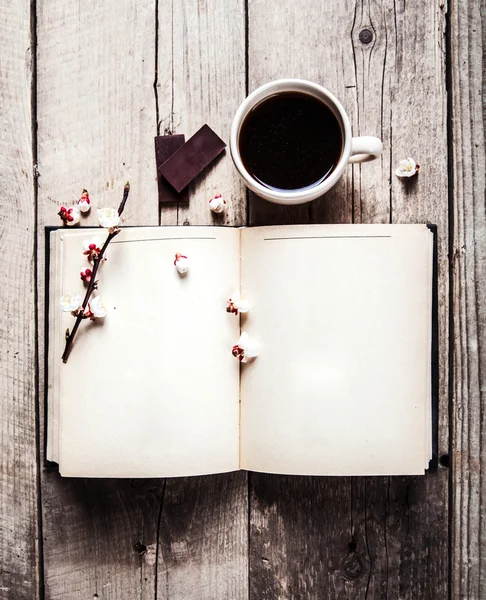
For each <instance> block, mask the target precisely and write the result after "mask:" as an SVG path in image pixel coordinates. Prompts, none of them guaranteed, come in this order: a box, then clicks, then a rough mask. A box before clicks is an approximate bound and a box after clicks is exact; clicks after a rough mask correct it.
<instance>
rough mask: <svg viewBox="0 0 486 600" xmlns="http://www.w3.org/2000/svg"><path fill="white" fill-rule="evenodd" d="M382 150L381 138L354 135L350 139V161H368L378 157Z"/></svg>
mask: <svg viewBox="0 0 486 600" xmlns="http://www.w3.org/2000/svg"><path fill="white" fill-rule="evenodd" d="M382 152H383V144H382V142H381V140H380V139H379V138H377V137H374V136H372V135H364V136H361V137H354V138H353V139H352V141H351V156H350V157H349V162H350V163H362V162H368V161H369V160H374V159H375V158H378V157H379V156H380V154H381V153H382Z"/></svg>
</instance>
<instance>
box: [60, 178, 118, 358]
mask: <svg viewBox="0 0 486 600" xmlns="http://www.w3.org/2000/svg"><path fill="white" fill-rule="evenodd" d="M129 192H130V183H129V182H128V181H127V183H126V184H125V187H124V189H123V199H122V201H121V203H120V206H119V207H118V215H119V216H121V214H122V212H123V211H124V209H125V204H126V202H127V199H128V194H129ZM118 233H120V229H118V227H117V228H116V229H115V230H114V231H113V232H112V233H110V234H109V235H108V237H107V238H106V240H105V243H104V244H103V246H102V248H101V251H100V253H99V254H98V256H97V257H96V258H94V259H93V270H92V273H91V278H90V281H89V284H88V289H87V290H86V295H85V296H84V300H83V303H82V305H81V307H82V308H81V310H80V311H79V312H78V315H77V317H76V322H75V323H74V327H73V329H72V331H71V333H70V334H69V335H68V336H67V337H66V345H65V347H64V352H63V354H62V361H63V362H67V359H68V357H69V352H70V350H71V347H72V344H73V340H74V336H75V335H76V332H77V331H78V329H79V325H80V324H81V321H83V320H84V319H86V315H85V314H84V311H85V310H86V307H87V306H88V303H89V299H90V297H91V294H92V293H93V291H94V290H95V288H96V283H97V282H96V274H97V272H98V267H99V266H100V264H101V262H102V260H103V257H104V254H105V251H106V249H107V248H108V245H109V243H110V242H111V240H112V239H113V238H114V237H115V236H116V235H118Z"/></svg>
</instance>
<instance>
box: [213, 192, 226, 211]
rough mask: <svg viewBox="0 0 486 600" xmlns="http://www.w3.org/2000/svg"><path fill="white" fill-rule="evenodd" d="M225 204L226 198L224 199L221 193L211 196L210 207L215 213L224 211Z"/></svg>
mask: <svg viewBox="0 0 486 600" xmlns="http://www.w3.org/2000/svg"><path fill="white" fill-rule="evenodd" d="M225 206H226V200H224V198H223V196H221V194H216V196H214V198H211V200H210V201H209V208H210V209H211V210H212V211H213V212H214V213H218V214H219V213H222V212H223V211H224V208H225Z"/></svg>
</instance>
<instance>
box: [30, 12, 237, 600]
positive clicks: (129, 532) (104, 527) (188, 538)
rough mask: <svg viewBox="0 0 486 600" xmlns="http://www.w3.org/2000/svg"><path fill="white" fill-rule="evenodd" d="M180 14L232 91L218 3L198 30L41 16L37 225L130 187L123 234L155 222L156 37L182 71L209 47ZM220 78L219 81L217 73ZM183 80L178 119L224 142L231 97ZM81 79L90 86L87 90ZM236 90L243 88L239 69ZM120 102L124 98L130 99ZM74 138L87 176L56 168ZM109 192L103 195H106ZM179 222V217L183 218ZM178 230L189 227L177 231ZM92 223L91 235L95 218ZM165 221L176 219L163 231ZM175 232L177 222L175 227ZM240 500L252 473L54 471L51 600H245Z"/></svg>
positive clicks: (49, 479) (201, 216)
mask: <svg viewBox="0 0 486 600" xmlns="http://www.w3.org/2000/svg"><path fill="white" fill-rule="evenodd" d="M174 4H176V3H174ZM157 8H158V11H157ZM186 8H187V9H188V10H189V9H190V10H189V12H190V15H189V17H190V19H189V20H190V22H191V23H192V25H191V27H195V28H196V31H195V35H196V34H197V29H198V27H199V28H200V29H201V36H202V41H201V44H202V45H203V46H207V44H208V43H209V46H207V47H208V48H209V49H210V52H211V53H212V56H210V57H209V58H207V59H206V62H205V63H203V65H202V67H200V70H199V75H198V78H203V80H204V82H206V83H207V82H208V81H209V77H211V78H214V79H215V81H217V82H218V84H221V85H223V82H227V81H229V79H230V77H231V70H232V69H234V64H237V62H238V61H237V60H236V58H235V59H234V60H235V61H236V63H233V62H232V61H233V58H232V59H231V61H229V60H221V59H220V57H219V54H218V52H219V49H220V48H221V45H217V44H216V41H217V40H216V38H217V33H218V32H217V31H216V29H215V28H216V26H217V25H218V24H219V23H220V22H221V21H222V20H224V19H226V12H227V11H223V5H222V4H221V3H220V5H219V7H218V8H217V10H216V11H215V10H213V9H212V8H211V7H206V9H205V10H204V11H201V17H200V18H201V23H202V25H200V24H198V22H194V20H193V15H194V10H193V9H194V7H181V6H179V5H177V6H174V10H175V11H180V10H183V12H182V13H177V14H174V17H173V16H172V8H171V7H170V3H160V4H159V6H158V7H157V6H156V4H154V3H148V2H145V3H143V4H140V3H135V2H128V1H127V2H125V3H124V4H123V6H120V5H119V4H118V5H117V6H112V7H108V6H106V7H97V6H96V7H95V6H94V4H92V3H91V4H90V3H88V5H83V6H82V7H71V6H69V7H68V6H66V7H63V8H62V10H59V11H54V12H53V11H52V9H51V7H49V11H47V8H44V7H41V10H40V14H39V22H40V26H39V40H42V42H40V43H42V45H43V46H42V49H41V50H40V52H39V90H40V92H39V163H40V167H39V168H40V171H41V174H42V177H43V182H42V187H41V202H42V204H41V221H40V222H41V223H42V224H44V223H53V222H54V223H55V222H56V219H57V217H55V213H56V208H57V206H58V204H59V202H61V201H62V202H65V201H66V200H65V197H66V196H68V197H69V198H70V199H71V200H74V199H75V198H76V197H77V194H78V193H79V191H80V190H81V188H82V187H83V186H86V187H88V189H89V191H90V193H91V196H92V200H93V202H94V203H96V205H98V206H99V205H100V204H99V203H101V202H102V203H109V204H112V205H113V204H115V203H116V202H117V201H118V192H119V190H120V189H121V185H122V183H123V182H124V180H125V179H130V181H131V183H132V192H131V197H130V201H129V204H128V205H127V216H126V219H125V221H126V222H127V223H130V224H150V223H154V222H157V221H158V207H157V194H156V186H155V163H154V150H153V136H154V135H156V134H157V118H158V119H159V121H160V122H161V123H160V127H161V130H162V132H163V130H164V128H165V127H167V126H168V124H167V122H166V119H165V117H164V113H163V112H162V111H163V110H164V106H163V104H161V107H159V106H158V104H157V102H159V97H161V96H160V95H161V94H162V91H161V89H162V88H163V89H164V90H166V89H171V88H167V86H166V85H165V82H167V81H171V80H172V54H171V53H170V54H169V58H170V59H169V61H168V62H167V60H166V59H167V55H166V53H165V52H163V51H160V52H159V53H158V54H157V56H158V57H159V58H158V64H157V65H156V64H155V56H156V43H155V26H156V23H157V22H158V23H159V27H160V29H159V32H158V37H159V48H163V47H165V46H164V44H167V43H168V41H170V44H172V33H171V31H172V27H173V23H174V24H175V25H174V26H175V27H176V28H179V29H178V35H179V36H180V37H179V38H178V40H179V41H178V40H176V45H177V48H178V52H179V54H178V56H179V57H180V60H181V61H183V60H185V59H184V56H185V55H186V53H187V54H189V55H190V56H191V60H193V61H194V67H197V66H198V65H199V64H200V57H199V53H200V52H201V51H202V52H203V51H204V48H203V47H202V46H201V48H197V47H196V46H194V44H197V43H199V42H198V39H199V38H198V37H197V35H196V40H195V41H194V43H193V40H192V37H191V38H189V37H186V35H185V34H183V30H184V29H185V28H186V24H185V19H186V16H185V15H186V13H185V11H186ZM196 8H197V7H196ZM66 13H67V14H66ZM127 14H132V16H133V19H134V21H133V20H132V23H130V22H127V19H126V15H127ZM156 17H157V18H156ZM238 19H239V14H238V13H236V14H235V15H234V18H231V19H230V20H231V28H230V33H231V34H232V35H233V36H234V39H233V40H232V45H231V46H229V45H228V51H231V52H233V50H232V48H236V50H234V51H235V52H237V51H239V50H238V46H237V45H236V44H235V43H234V42H235V40H236V39H238V36H239V38H240V39H241V40H243V46H242V48H243V51H242V52H241V56H243V57H244V18H243V15H242V18H241V19H239V20H238ZM92 20H93V22H92ZM225 23H226V21H225ZM88 24H89V25H90V26H91V30H90V38H91V46H90V47H88V48H86V47H85V45H84V38H83V36H82V33H83V30H85V29H86V28H87V27H88ZM93 27H94V30H93ZM204 27H207V31H205V30H204ZM239 28H240V29H239ZM80 36H81V39H80V40H79V42H78V43H77V45H76V48H75V50H73V51H72V55H71V52H69V53H68V55H67V57H66V59H65V64H63V65H62V67H63V69H64V70H63V72H62V76H60V75H59V72H58V71H59V61H58V58H57V57H56V54H55V53H56V48H57V47H58V46H59V45H65V44H66V43H67V39H68V38H69V39H75V40H77V39H78V38H79V37H80ZM181 42H182V44H181ZM211 44H213V45H212V46H211ZM227 44H229V41H228V42H227ZM216 54H218V56H217V57H216ZM231 56H233V54H231ZM74 59H75V60H76V62H75V63H74V62H73V60H74ZM218 61H219V62H218ZM119 63H123V64H126V63H128V65H129V67H124V68H125V69H126V71H125V73H123V76H121V77H120V75H119V74H116V72H117V68H118V65H119ZM88 65H89V68H88ZM214 65H216V72H213V71H211V72H209V69H210V68H213V66H214ZM198 68H199V67H198ZM185 69H186V71H185V75H184V77H183V78H182V79H180V80H178V82H176V84H175V85H174V88H173V91H171V94H172V93H173V94H174V106H175V107H176V106H177V103H178V102H179V103H181V106H180V108H179V109H177V110H180V111H182V112H183V114H186V111H192V113H191V114H192V116H193V118H194V121H193V123H194V130H195V129H197V128H198V127H199V125H200V124H202V123H203V122H204V121H205V120H207V121H208V122H209V123H210V124H211V125H212V126H213V127H214V129H215V130H216V131H218V127H219V126H221V127H223V125H224V124H225V123H228V122H230V119H231V115H230V113H231V112H232V111H233V106H232V105H231V106H230V104H229V103H227V102H225V98H226V96H225V95H224V93H222V95H221V100H219V99H218V98H217V97H215V96H214V95H213V94H215V93H216V91H215V90H216V88H214V89H213V88H211V92H205V91H204V90H206V88H207V87H208V85H209V84H208V83H207V85H205V86H203V88H199V87H198V82H197V81H196V82H190V85H188V86H187V87H186V84H185V79H186V78H187V77H188V74H189V73H191V74H192V73H193V69H192V67H191V68H189V67H188V65H186V66H185ZM86 71H89V74H88V75H87V77H85V78H83V74H84V73H85V72H86ZM227 72H228V73H227ZM236 75H238V76H240V74H239V73H238V72H237V71H235V72H234V79H233V80H232V84H233V85H236V86H237V85H238V81H237V79H236ZM241 77H242V78H243V79H242V80H243V81H244V70H243V72H242V75H241ZM98 80H99V81H101V82H102V86H101V89H98V88H97V87H96V82H97V81H98ZM127 80H128V81H129V82H130V84H129V86H128V87H126V88H123V86H122V85H121V82H124V81H127ZM154 82H155V86H156V87H155V90H157V94H156V93H155V90H154V88H153V85H154ZM68 84H69V85H68ZM66 86H67V87H68V89H69V90H70V94H69V95H68V94H66ZM201 90H202V91H201ZM41 91H42V93H41ZM124 93H125V94H126V97H123V94H124ZM203 93H209V97H206V98H205V100H204V102H203V103H202V104H200V102H201V101H200V99H199V98H200V95H201V94H203ZM43 94H44V95H43ZM184 94H186V96H184ZM243 95H244V90H243V92H242V94H241V96H243ZM93 96H94V97H95V100H96V101H95V102H94V103H93ZM229 97H230V98H231V96H229ZM72 98H74V102H75V104H76V111H75V112H77V113H79V112H80V113H81V114H83V115H86V116H87V120H86V121H84V122H83V123H81V124H80V125H81V126H77V125H76V124H72V123H71V122H70V120H69V118H70V115H71V114H72V110H73V108H72V106H71V105H70V102H71V99H72ZM177 98H179V99H180V100H179V101H178V100H177ZM191 98H194V99H193V100H191ZM183 100H184V102H186V100H187V102H188V103H189V106H186V105H185V104H184V105H182V101H183ZM164 101H165V98H164ZM238 101H239V99H238V100H237V101H235V102H236V103H237V102H238ZM204 103H205V104H204ZM93 104H94V106H93ZM99 106H104V107H105V114H106V115H109V119H108V118H107V117H105V116H104V115H101V114H98V111H97V107H99ZM197 106H199V108H198V109H197V110H196V108H195V107H197ZM198 111H199V112H198ZM171 112H172V108H171ZM175 112H176V108H174V113H175ZM208 114H209V115H210V117H211V118H209V117H208V116H207V115H208ZM198 115H200V117H199V116H198ZM59 121H61V122H62V123H63V129H62V135H60V134H59V131H58V130H57V126H56V123H58V122H59ZM189 126H190V125H189V124H188V128H189ZM170 127H171V128H172V129H175V128H176V123H175V122H172V121H171V123H170ZM66 129H67V131H68V133H66ZM186 133H187V132H186ZM191 133H192V132H191ZM97 136H98V137H101V139H102V141H103V144H104V147H103V149H102V150H98V149H97V150H96V152H95V153H93V154H90V152H88V151H87V150H86V148H90V147H93V146H96V141H97V139H96V138H97ZM117 136H118V137H117ZM125 136H126V137H125ZM223 137H224V136H223ZM69 138H73V139H76V140H77V141H76V145H77V147H78V148H81V149H82V152H81V157H80V158H79V161H78V162H79V164H76V163H75V161H74V159H73V155H74V156H76V152H75V151H74V150H73V149H71V148H69V149H68V150H67V152H68V160H66V161H65V162H64V159H63V158H62V156H61V153H62V152H63V151H64V150H65V149H64V148H63V146H62V143H63V142H66V140H67V139H69ZM77 138H80V139H77ZM224 160H225V161H226V162H227V164H226V167H225V168H226V172H227V174H228V175H227V177H222V175H221V173H222V166H223V165H222V164H218V169H217V171H216V170H215V171H211V174H210V175H209V177H208V181H209V180H213V185H214V187H215V188H216V191H221V192H222V193H224V194H227V195H230V197H231V196H232V195H233V194H235V198H234V199H233V198H232V200H233V202H232V204H231V205H230V208H229V211H228V214H227V216H226V217H223V219H222V220H223V223H232V224H233V223H235V222H238V219H241V214H242V210H243V211H244V204H241V202H240V201H239V196H238V195H236V192H234V190H235V189H236V186H240V183H239V181H237V179H236V176H233V175H231V172H230V170H229V168H228V167H229V162H228V161H229V160H230V159H229V157H226V158H225V159H224ZM53 163H54V164H57V163H59V164H58V165H57V166H58V167H59V172H56V171H55V169H52V168H51V166H52V164H53ZM123 163H125V165H123ZM120 165H121V167H123V168H121V167H120ZM125 167H126V169H125ZM231 168H232V167H231ZM223 171H224V169H223ZM45 172H47V176H46V177H44V173H45ZM134 173H135V174H136V177H134V175H133V174H134ZM87 177H89V179H90V181H87V180H86V178H87ZM106 182H108V183H109V185H108V186H107V187H106V190H105V188H104V186H106ZM198 185H199V184H198ZM201 185H203V183H202V180H201ZM115 188H119V189H115ZM59 190H61V191H62V190H64V192H63V198H59V196H60V195H61V194H60V192H59ZM78 190H79V191H78ZM208 190H209V188H208ZM216 191H215V193H216ZM194 198H195V196H194V195H193V202H192V203H191V207H193V208H190V209H189V210H192V213H190V214H191V215H192V216H191V217H190V218H191V223H194V224H197V223H207V222H216V221H213V220H212V218H211V216H209V218H208V214H207V213H206V209H207V210H209V209H208V207H207V206H206V202H204V209H205V210H204V211H203V210H202V208H203V204H201V203H197V204H196V203H195V200H194ZM130 207H131V211H130V210H129V208H130ZM193 209H194V210H193ZM180 212H182V210H181V211H180ZM186 212H187V211H186ZM174 214H176V215H177V209H176V212H175V213H174ZM188 214H189V213H188ZM239 215H240V216H239ZM163 217H164V215H163ZM163 220H164V218H163ZM184 220H185V217H184V219H182V220H180V221H179V222H180V223H182V222H184ZM85 222H86V223H87V224H88V223H91V222H95V217H94V215H92V216H90V217H89V218H88V219H86V220H85ZM165 222H170V220H168V219H165V220H164V223H165ZM173 222H177V217H176V219H175V221H173ZM246 490H247V484H246V476H245V474H236V475H228V476H218V477H215V478H212V477H207V478H194V479H190V480H172V481H171V480H168V481H167V483H166V482H162V481H160V482H158V481H152V482H137V481H135V482H133V483H130V482H127V481H108V480H104V481H103V480H102V481H90V480H63V479H62V478H60V477H59V476H58V474H57V472H55V471H51V470H46V471H45V472H44V474H43V493H44V495H43V506H44V532H45V542H44V544H45V572H46V598H64V597H67V596H69V597H70V598H85V597H93V596H94V594H98V597H100V598H117V599H121V600H122V599H125V598H133V597H137V598H152V597H155V596H157V595H158V597H161V596H163V597H168V598H169V599H170V598H180V597H181V594H184V593H189V592H190V593H192V594H193V595H195V596H197V597H201V598H214V597H229V596H231V597H234V598H240V597H246V596H247V592H246V589H247V502H246ZM180 515H183V518H182V517H181V516H180ZM159 532H160V535H159ZM138 542H140V544H138V545H137V543H138ZM226 592H228V594H226Z"/></svg>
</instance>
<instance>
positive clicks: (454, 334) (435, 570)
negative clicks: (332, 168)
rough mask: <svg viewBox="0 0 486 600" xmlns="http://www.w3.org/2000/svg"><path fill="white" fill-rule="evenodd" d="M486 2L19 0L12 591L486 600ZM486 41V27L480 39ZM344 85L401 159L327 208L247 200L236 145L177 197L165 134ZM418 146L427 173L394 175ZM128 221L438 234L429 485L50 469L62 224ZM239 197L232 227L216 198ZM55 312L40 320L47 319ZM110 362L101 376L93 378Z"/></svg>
mask: <svg viewBox="0 0 486 600" xmlns="http://www.w3.org/2000/svg"><path fill="white" fill-rule="evenodd" d="M485 10H486V5H485V2H484V0H482V5H481V7H480V6H479V1H478V2H476V1H474V0H463V1H462V2H461V3H459V2H458V0H455V1H452V3H451V4H450V6H449V7H447V6H446V3H445V0H429V1H427V2H419V1H416V2H411V1H408V2H405V0H382V1H381V2H380V1H378V0H373V1H371V2H365V1H360V0H355V1H354V2H352V1H351V0H340V1H338V0H328V1H327V2H324V1H318V0H279V2H270V1H268V0H266V1H265V0H199V1H198V0H179V1H177V0H176V1H174V0H172V1H170V0H116V1H115V0H112V1H111V2H109V1H107V2H97V1H95V0H84V1H83V2H76V1H72V2H67V1H60V0H51V1H50V2H47V1H46V0H34V2H33V3H30V4H29V2H21V1H20V0H12V1H11V2H3V3H2V5H1V6H0V40H1V45H2V50H1V55H0V223H1V226H2V227H1V237H0V240H1V250H2V252H1V256H2V263H3V265H2V269H1V275H0V277H1V317H0V318H1V329H0V334H1V335H0V348H1V354H2V361H1V376H2V377H1V383H2V385H1V396H0V443H1V459H0V460H1V479H0V502H1V504H0V562H1V569H0V598H1V599H7V598H8V599H12V600H23V599H29V600H30V599H43V598H45V599H48V600H54V599H63V600H64V599H67V600H71V599H74V600H81V599H83V600H91V599H95V598H100V599H103V600H105V599H106V600H108V599H110V600H125V599H126V600H134V599H135V598H137V599H141V600H146V599H149V598H150V599H152V598H155V599H159V600H161V599H164V600H165V599H169V600H183V599H196V600H199V599H202V600H209V599H218V600H220V599H221V600H225V599H235V600H240V599H241V600H242V599H246V598H251V599H252V600H267V599H269V600H270V599H272V600H273V599H277V598H278V599H287V598H291V599H295V600H297V599H301V600H304V599H306V600H307V599H316V600H325V599H341V598H349V599H353V600H354V599H358V598H389V599H391V600H395V599H402V598H403V599H405V598H406V599H411V600H422V599H428V598H430V599H434V600H442V599H447V598H454V599H456V598H457V599H459V598H467V599H476V598H477V599H480V598H486V576H485V573H486V570H485V567H486V551H485V548H486V546H485V541H486V519H484V518H483V511H484V509H483V505H484V502H483V501H484V499H485V494H486V479H485V478H483V477H482V473H483V471H484V466H485V460H486V454H485V453H486V445H485V438H486V418H485V410H484V402H485V400H486V399H485V389H486V329H485V325H486V302H485V299H484V298H485V297H484V282H485V281H486V216H485V174H484V168H485V151H484V123H485V120H484V113H483V109H484V104H482V100H483V98H482V85H483V84H484V75H485V65H486V60H485V54H484V52H485V50H484V49H485V47H486V44H485V39H484V34H485V29H484V27H485V26H484V22H482V19H481V11H482V13H483V17H484V14H485ZM482 36H483V37H482ZM288 76H294V77H302V78H306V79H309V80H311V81H316V82H318V83H321V84H323V85H324V86H325V87H327V88H329V89H331V90H332V91H334V92H335V94H336V95H337V96H338V97H339V98H340V99H341V101H342V103H343V104H344V106H345V108H346V110H347V111H348V113H349V115H350V119H351V123H352V128H353V131H354V134H355V135H360V134H361V135H363V134H371V135H378V136H380V137H381V138H382V140H383V142H384V146H385V151H384V154H383V156H382V157H381V159H380V160H377V161H375V162H374V163H371V164H367V165H364V166H362V167H361V166H359V165H356V166H354V167H349V168H348V170H347V172H346V175H345V176H344V177H343V179H342V181H341V182H340V184H339V185H338V186H337V187H336V188H335V189H334V190H333V191H332V192H331V193H329V194H328V195H327V196H326V197H324V198H323V199H321V200H319V201H316V202H313V203H310V204H306V205H302V206H298V207H290V208H283V207H280V206H276V205H272V204H268V203H265V202H263V201H260V200H258V199H256V198H254V197H247V193H246V191H245V188H244V186H243V185H242V183H241V181H240V179H239V178H238V176H237V174H236V172H235V169H234V168H233V166H232V163H231V160H230V157H229V155H227V156H225V157H224V158H223V159H222V160H221V161H219V162H218V163H217V164H216V165H215V166H214V167H213V168H211V169H210V170H209V171H208V172H207V173H206V175H205V176H203V177H201V178H199V179H198V181H197V183H196V185H194V186H193V187H192V188H191V201H190V203H189V205H183V204H180V205H179V206H170V207H163V208H162V210H160V211H159V207H158V205H157V194H156V179H155V167H154V150H153V138H154V136H155V135H156V134H157V133H162V132H164V131H173V132H183V133H185V134H186V136H189V135H191V134H192V133H193V132H195V131H196V130H197V129H198V128H199V127H200V126H201V125H202V124H203V123H205V122H207V123H209V124H210V125H211V126H212V127H213V128H214V129H215V130H216V131H217V132H218V133H219V134H220V135H222V137H223V138H225V139H226V140H227V139H228V133H229V127H230V123H231V120H232V116H233V114H234V112H235V110H236V108H237V106H238V105H239V103H240V102H241V100H242V99H243V98H244V97H245V95H246V94H247V92H248V91H251V90H253V89H254V88H255V87H257V86H258V85H260V84H262V83H264V82H267V81H270V80H272V79H275V78H280V77H288ZM407 156H412V157H414V158H415V159H416V160H417V161H418V162H419V163H420V165H421V167H422V168H421V171H420V175H419V177H418V178H416V179H414V180H412V181H409V182H408V183H404V182H403V181H400V180H398V179H397V178H396V177H395V175H394V170H395V168H396V166H397V163H398V161H399V160H400V159H402V158H405V157H407ZM127 179H129V180H130V181H131V184H132V194H131V198H130V202H129V204H128V206H127V210H126V213H125V214H126V219H125V222H126V223H127V224H131V225H135V224H152V225H156V224H161V225H167V224H179V225H184V224H189V223H190V224H208V223H215V224H216V223H218V224H220V223H223V224H226V225H242V224H248V225H257V224H270V223H349V222H356V223H358V222H359V223H361V222H363V223H371V222H376V223H388V222H393V223H397V222H401V223H402V222H403V223H407V222H432V223H436V224H437V225H438V230H439V289H440V315H439V321H440V424H439V425H440V431H439V434H440V435H439V450H440V455H441V466H440V467H439V469H438V470H437V471H436V472H430V473H428V474H427V475H426V476H425V477H365V478H350V477H344V478H335V477H322V478H319V477H283V476H274V475H261V474H255V473H246V472H239V473H233V474H228V475H218V476H211V477H194V478H188V479H167V480H133V481H128V480H86V479H81V480H75V479H62V478H60V477H59V474H58V473H57V471H56V469H54V468H52V467H50V466H48V465H46V463H45V461H44V449H43V448H44V437H45V429H44V414H45V412H44V405H43V394H44V362H43V361H44V273H45V270H44V262H43V261H44V226H46V225H52V224H57V223H58V221H59V219H58V217H57V215H56V213H57V211H58V210H59V206H60V205H61V204H70V203H71V202H72V201H73V200H75V199H76V198H78V197H79V195H80V192H81V189H82V188H83V187H87V188H88V189H89V191H90V194H91V197H92V199H93V201H94V203H95V204H96V205H98V206H101V205H108V206H110V205H114V206H115V205H117V204H118V202H119V199H120V196H121V191H122V186H123V183H124V182H125V180H127ZM217 192H220V193H222V194H223V195H224V196H225V197H226V198H227V200H228V201H229V203H228V210H227V212H226V214H225V215H224V216H223V217H222V218H219V217H214V216H213V215H212V213H210V211H209V209H208V204H207V200H208V199H209V198H210V197H211V196H212V195H214V194H215V193H217ZM36 309H37V310H36ZM89 368H95V367H94V366H91V367H90V366H89V365H86V369H89Z"/></svg>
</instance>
